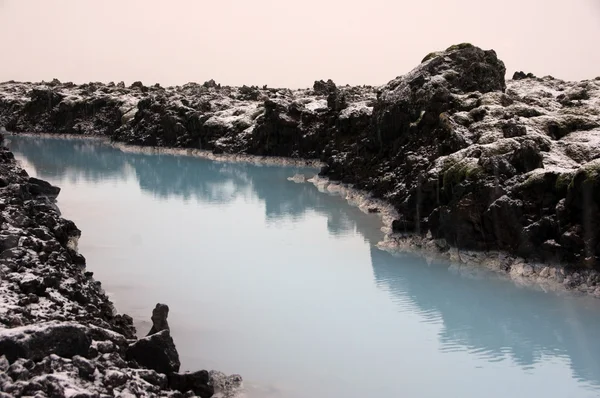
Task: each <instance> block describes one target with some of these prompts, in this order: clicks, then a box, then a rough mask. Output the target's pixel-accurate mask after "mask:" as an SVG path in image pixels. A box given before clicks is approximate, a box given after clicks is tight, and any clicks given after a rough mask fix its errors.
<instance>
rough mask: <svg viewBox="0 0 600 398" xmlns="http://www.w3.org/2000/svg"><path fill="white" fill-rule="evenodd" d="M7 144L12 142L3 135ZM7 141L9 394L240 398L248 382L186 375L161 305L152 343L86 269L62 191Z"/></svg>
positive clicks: (4, 258)
mask: <svg viewBox="0 0 600 398" xmlns="http://www.w3.org/2000/svg"><path fill="white" fill-rule="evenodd" d="M1 140H3V137H2V138H1ZM2 144H3V143H0V211H1V215H0V217H1V218H2V227H1V229H0V396H5V397H12V396H35V397H107V396H123V397H127V396H138V397H140V396H143V397H183V396H186V397H188V396H200V397H211V396H213V395H214V396H221V397H231V396H233V395H235V393H236V392H237V391H239V389H240V388H241V377H239V376H237V375H233V376H225V375H224V374H222V373H220V372H216V371H211V372H207V371H205V370H202V371H198V372H193V373H179V368H180V363H179V355H178V353H177V350H176V348H175V343H174V341H173V339H172V338H171V336H170V330H169V326H168V323H167V315H168V307H167V306H165V305H162V304H158V305H157V307H156V309H155V310H154V312H153V314H152V321H153V327H152V329H151V330H150V333H149V334H148V336H146V337H144V338H140V339H137V338H136V334H135V332H136V331H135V328H134V327H133V321H132V319H131V317H129V316H127V315H121V314H117V313H116V311H115V308H114V306H113V304H112V302H111V301H110V300H109V298H108V297H107V296H106V294H105V293H104V291H103V290H102V288H101V284H100V282H98V281H95V280H94V278H93V273H92V272H87V271H86V270H85V258H84V257H83V256H82V255H81V254H79V253H78V252H77V239H78V238H79V236H80V234H81V232H80V231H79V229H77V227H76V226H75V224H74V223H73V222H71V221H68V220H65V219H63V218H62V217H61V216H60V211H59V209H58V207H57V206H56V204H55V198H56V196H57V195H58V194H59V192H60V189H59V188H58V187H55V186H52V185H50V184H48V183H47V182H45V181H43V180H39V179H36V178H33V177H29V176H28V175H27V173H26V172H25V171H24V170H23V169H21V168H20V167H19V166H18V165H17V164H16V162H15V160H14V158H13V155H12V153H11V152H10V151H9V150H8V149H7V148H6V147H4V146H3V145H2Z"/></svg>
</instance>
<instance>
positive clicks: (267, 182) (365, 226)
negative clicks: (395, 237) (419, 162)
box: [9, 137, 600, 398]
mask: <svg viewBox="0 0 600 398" xmlns="http://www.w3.org/2000/svg"><path fill="white" fill-rule="evenodd" d="M9 146H10V147H11V148H12V150H13V151H14V152H15V154H16V156H17V158H18V159H19V160H21V161H22V163H23V165H24V166H25V168H26V169H27V171H28V172H29V173H30V174H31V175H34V176H38V177H40V178H44V179H47V180H48V181H50V182H52V183H53V184H56V185H59V186H60V187H61V188H62V192H61V194H60V196H59V198H58V205H59V206H60V208H61V210H62V212H63V215H64V216H65V217H67V218H70V219H72V220H74V221H75V222H76V223H77V225H78V226H79V228H80V229H81V230H82V231H83V234H82V237H81V240H80V242H79V250H80V252H81V253H82V254H83V255H84V256H85V257H86V258H87V262H88V269H89V270H91V271H93V272H94V274H95V277H96V278H97V279H98V280H100V281H102V284H103V286H104V288H105V289H106V291H107V292H108V293H109V294H110V296H111V297H112V299H113V301H114V302H115V304H116V306H117V308H118V309H119V311H120V312H125V313H128V314H130V315H132V316H133V317H134V319H135V322H136V326H137V327H138V330H139V332H140V334H145V333H146V332H147V330H148V329H149V327H150V323H149V317H150V314H151V311H152V308H153V307H154V305H155V304H156V303H157V302H162V303H167V304H168V305H169V306H170V308H171V312H170V317H169V322H170V325H171V329H172V334H173V337H174V339H175V342H176V344H177V347H178V350H179V352H180V355H181V360H182V366H183V368H184V369H186V370H196V369H218V370H221V371H224V372H226V373H240V374H241V375H242V376H243V377H244V380H245V385H246V387H247V391H246V396H248V397H260V398H263V397H290V398H301V397H302V398H304V397H312V398H332V397H333V398H337V397H340V398H342V397H344V398H359V397H360V398H363V397H381V398H387V397H441V396H443V397H463V398H464V397H477V398H479V397H538V396H539V397H597V396H600V338H598V333H599V332H600V301H599V300H594V299H591V298H587V297H574V296H569V295H566V296H565V295H557V294H554V293H546V292H543V291H539V290H535V289H531V288H525V287H518V286H516V285H515V284H513V283H511V282H509V281H506V280H503V279H502V278H500V277H498V276H496V275H494V274H486V273H483V272H482V273H478V274H477V277H472V276H465V275H464V274H461V273H457V272H453V268H452V267H450V266H449V265H448V264H429V263H428V262H426V261H425V260H424V259H422V258H420V257H417V256H411V255H403V256H392V255H391V254H389V253H387V252H384V251H381V250H379V249H377V248H376V246H375V245H376V243H377V242H378V241H379V240H380V239H381V238H382V233H381V231H380V220H379V218H378V217H377V216H376V215H368V214H364V213H362V212H361V211H360V210H359V209H357V208H354V207H351V206H349V205H348V204H347V203H346V202H345V201H344V200H343V199H341V198H339V197H335V196H330V195H327V194H323V193H320V192H319V191H318V190H317V189H316V188H315V187H314V186H313V185H311V184H296V183H293V182H290V181H288V180H287V178H288V177H290V176H292V175H294V174H296V173H297V172H306V173H313V172H314V171H313V170H299V169H297V168H292V167H274V166H270V167H266V166H263V167H259V166H255V165H249V164H242V163H218V162H212V161H209V160H205V159H200V158H197V157H192V156H181V155H180V156H176V155H168V154H143V153H126V152H123V151H121V150H119V149H117V148H114V147H111V146H109V145H107V144H103V143H101V142H97V141H89V140H77V139H59V138H42V137H10V144H9Z"/></svg>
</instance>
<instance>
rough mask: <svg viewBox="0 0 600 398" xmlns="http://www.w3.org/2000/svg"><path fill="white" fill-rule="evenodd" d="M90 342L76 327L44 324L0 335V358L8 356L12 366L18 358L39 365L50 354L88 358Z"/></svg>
mask: <svg viewBox="0 0 600 398" xmlns="http://www.w3.org/2000/svg"><path fill="white" fill-rule="evenodd" d="M91 342H92V341H91V339H90V338H89V337H88V336H87V335H86V330H85V328H84V327H82V326H81V325H79V324H77V323H70V322H65V323H59V322H49V323H41V324H38V325H31V326H23V327H20V328H14V329H5V330H3V331H2V332H0V355H6V357H7V358H8V360H9V362H14V361H15V360H17V359H18V358H26V359H32V360H34V361H39V360H41V359H42V358H44V357H46V356H48V355H50V354H56V355H58V356H61V357H65V358H72V357H73V356H75V355H81V356H87V354H88V350H89V348H90V344H91Z"/></svg>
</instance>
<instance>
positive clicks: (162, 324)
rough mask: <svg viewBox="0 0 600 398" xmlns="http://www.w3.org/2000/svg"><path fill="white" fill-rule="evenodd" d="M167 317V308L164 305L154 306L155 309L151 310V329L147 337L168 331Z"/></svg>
mask: <svg viewBox="0 0 600 398" xmlns="http://www.w3.org/2000/svg"><path fill="white" fill-rule="evenodd" d="M168 316H169V306H168V305H166V304H160V303H159V304H156V307H154V309H153V310H152V318H151V319H152V327H151V328H150V331H149V332H148V336H150V335H152V334H155V333H158V332H161V331H163V330H170V329H169V322H167V317H168Z"/></svg>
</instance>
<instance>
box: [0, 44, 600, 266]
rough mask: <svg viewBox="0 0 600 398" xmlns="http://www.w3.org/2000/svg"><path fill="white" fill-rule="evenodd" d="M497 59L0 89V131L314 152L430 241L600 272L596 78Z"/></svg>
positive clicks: (467, 53)
mask: <svg viewBox="0 0 600 398" xmlns="http://www.w3.org/2000/svg"><path fill="white" fill-rule="evenodd" d="M505 71H506V70H505V67H504V64H503V63H502V61H500V60H499V59H498V58H497V56H496V53H495V52H494V51H484V50H481V49H479V48H477V47H474V46H472V45H470V44H467V43H463V44H459V45H456V46H452V47H450V48H448V49H446V50H445V51H439V52H433V53H431V54H429V55H427V56H426V57H425V59H424V60H423V62H422V63H421V64H420V65H419V66H417V67H416V68H415V69H414V70H413V71H411V72H409V73H408V74H406V75H404V76H400V77H398V78H396V79H394V80H392V81H390V82H389V83H388V84H386V85H384V86H382V87H380V88H372V87H338V86H336V85H335V84H334V83H333V82H332V81H327V82H325V81H317V82H315V84H314V87H313V88H312V89H306V90H296V91H291V90H286V89H267V88H262V89H260V88H257V87H242V88H232V87H221V86H220V85H217V84H215V83H214V82H207V83H205V84H204V85H198V84H194V83H189V84H186V85H184V86H181V87H179V86H178V87H168V88H162V87H146V86H143V85H141V84H135V85H133V86H132V87H130V88H125V87H124V86H107V85H103V84H100V83H90V84H85V85H81V86H74V85H72V84H59V83H56V82H54V83H41V84H31V83H14V82H12V83H3V84H1V85H0V125H4V126H5V127H6V128H7V129H8V130H12V131H16V132H19V131H29V132H42V131H43V132H50V133H82V134H95V135H104V136H109V137H111V138H112V139H114V140H117V141H123V142H126V143H132V144H140V145H157V146H174V147H186V148H203V149H210V150H213V151H214V152H217V153H221V152H227V153H248V154H257V155H277V156H289V157H304V158H318V159H320V160H322V161H323V162H324V163H325V164H326V166H325V167H324V169H323V171H322V175H325V176H327V177H329V178H330V179H332V180H339V181H341V182H344V183H350V184H354V186H355V188H358V189H363V190H366V191H369V192H371V193H372V194H373V195H374V197H376V198H381V199H385V200H386V201H387V202H389V203H390V204H392V205H393V206H394V207H395V209H396V210H397V212H398V214H399V216H398V219H397V220H396V221H395V222H394V224H393V227H394V230H395V231H396V232H397V233H402V234H406V233H410V234H418V235H422V236H424V237H428V238H430V239H432V240H435V241H437V242H442V241H443V242H445V243H443V244H440V247H457V248H460V249H468V250H483V251H492V250H493V251H497V250H501V251H504V252H508V253H510V254H512V255H515V256H521V257H523V258H525V259H526V260H528V261H529V260H531V261H544V262H552V263H558V264H565V265H572V266H574V267H577V268H580V269H581V268H599V267H600V240H599V239H598V233H599V232H598V231H600V205H598V203H600V173H599V172H598V170H599V166H600V164H599V163H598V162H600V160H598V159H600V149H599V148H600V78H596V79H595V80H585V81H581V82H565V81H562V80H559V79H555V78H552V77H550V76H548V77H543V78H537V77H535V76H534V75H532V74H530V73H529V74H526V73H524V72H518V73H516V74H515V76H514V79H513V80H511V81H508V82H506V81H505V79H504V75H505Z"/></svg>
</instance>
